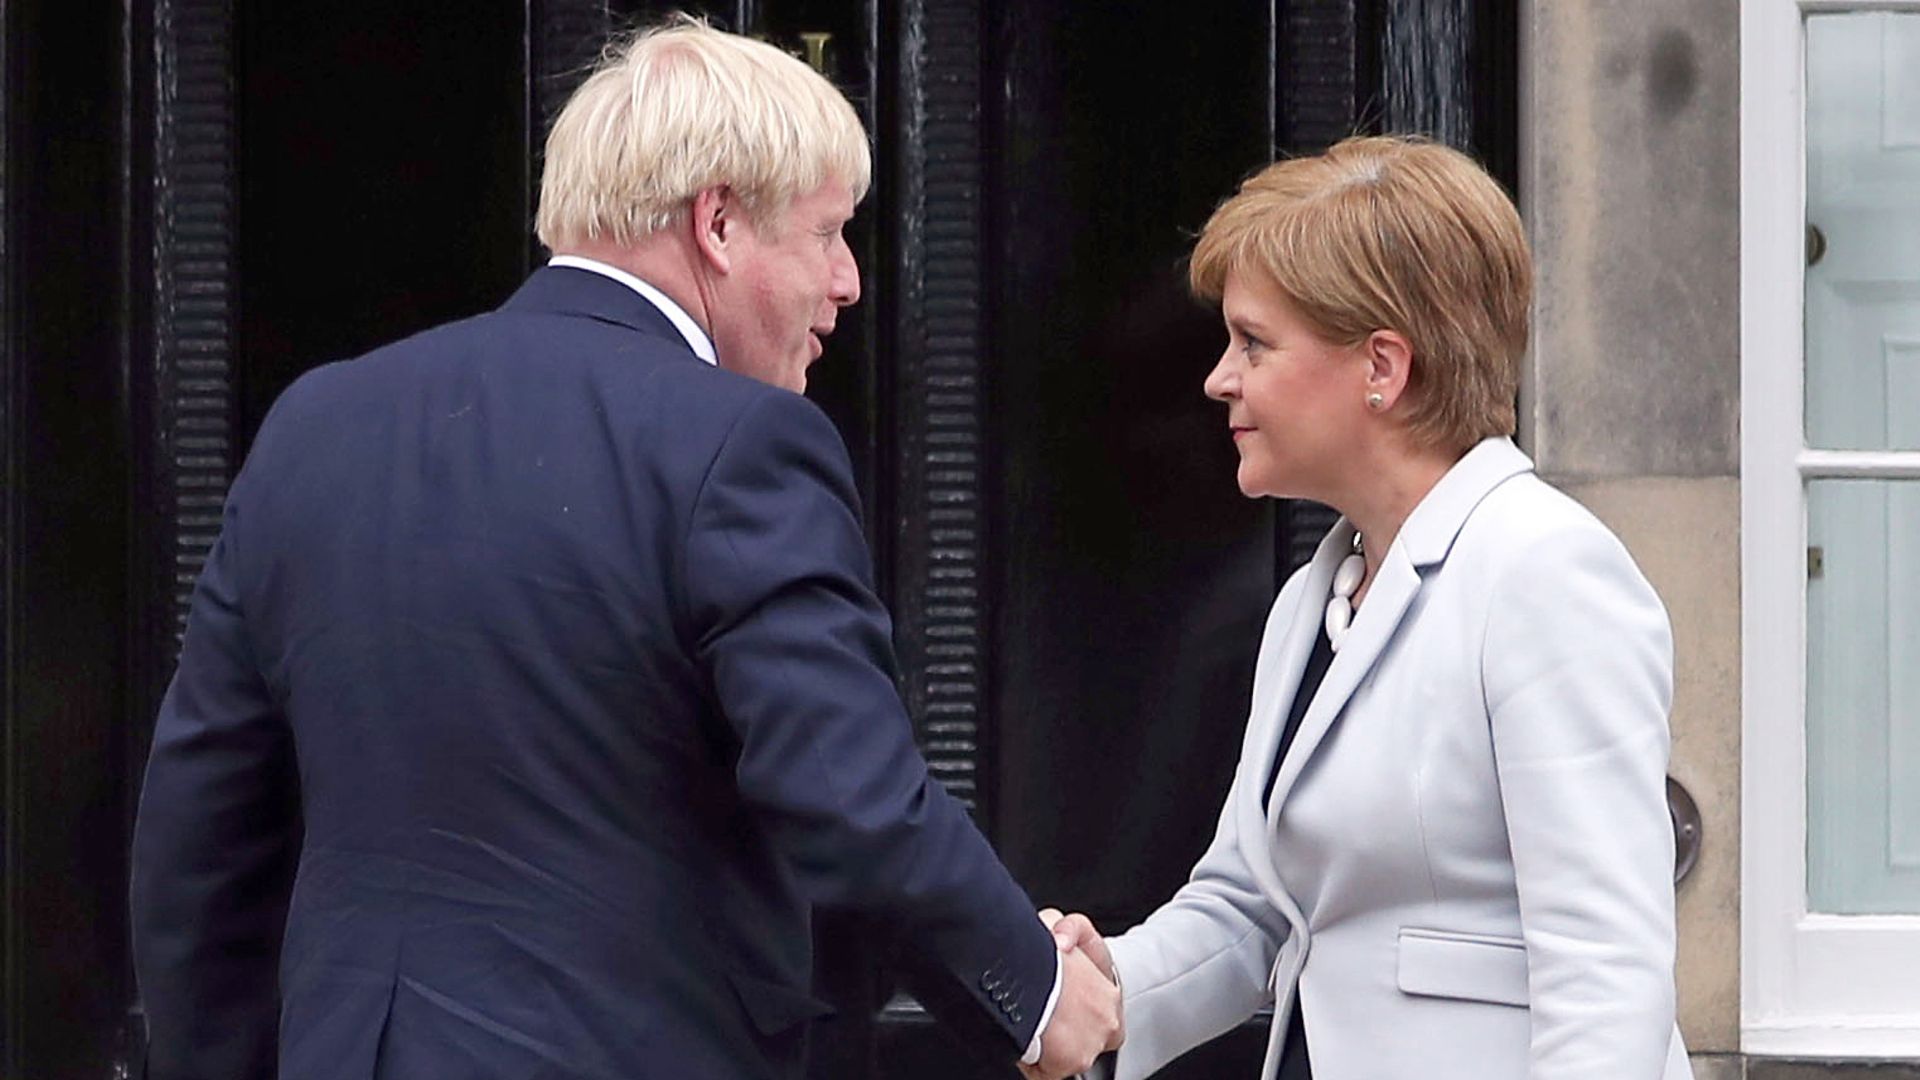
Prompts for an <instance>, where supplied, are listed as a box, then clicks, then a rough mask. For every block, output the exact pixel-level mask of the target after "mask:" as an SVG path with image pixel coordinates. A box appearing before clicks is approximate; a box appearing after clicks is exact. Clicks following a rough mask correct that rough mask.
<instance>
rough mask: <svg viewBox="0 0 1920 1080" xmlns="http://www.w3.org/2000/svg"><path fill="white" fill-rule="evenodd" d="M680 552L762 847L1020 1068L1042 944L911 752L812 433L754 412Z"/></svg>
mask: <svg viewBox="0 0 1920 1080" xmlns="http://www.w3.org/2000/svg"><path fill="white" fill-rule="evenodd" d="M684 551H685V560H686V563H685V568H684V572H683V574H682V587H683V590H684V594H685V596H686V608H687V612H686V615H687V619H688V625H689V627H690V632H691V634H692V636H693V639H694V640H693V642H692V645H693V649H694V652H695V654H696V656H697V659H698V662H699V664H700V665H701V667H702V668H703V670H704V671H705V672H706V673H707V676H708V677H709V679H710V680H711V686H712V689H713V693H714V695H715V698H716V703H717V706H718V709H719V711H720V713H721V714H723V715H724V717H725V718H726V720H727V722H728V723H729V724H730V725H731V726H732V728H733V730H734V732H735V734H736V736H737V737H738V740H739V746H740V756H739V761H738V764H737V766H736V777H737V781H738V784H739V788H740V791H741V793H742V796H743V797H744V798H745V799H746V801H747V802H748V803H749V804H750V805H751V806H752V807H754V808H755V810H756V811H757V812H758V815H759V817H760V819H761V820H762V821H763V822H764V824H765V827H766V829H767V831H768V834H769V836H770V837H771V838H772V842H773V843H774V845H775V847H776V848H777V849H778V850H779V851H780V852H781V853H782V854H783V855H784V857H785V859H786V861H787V863H788V865H789V866H790V867H791V868H792V870H793V871H794V873H795V874H796V875H798V877H799V879H800V880H801V882H802V884H803V886H804V887H805V889H806V890H807V892H808V894H809V895H810V897H811V898H812V899H813V900H814V901H815V902H817V903H821V904H825V905H829V906H836V907H843V908H849V909H855V910H860V911H864V912H867V913H869V914H873V915H877V916H880V917H881V918H882V919H883V920H884V921H885V922H886V923H887V924H889V925H890V926H891V927H893V928H894V930H895V931H896V932H897V933H898V935H899V936H900V937H901V939H902V940H904V941H905V942H906V943H907V944H908V945H909V946H910V947H912V948H914V949H916V950H918V951H919V952H921V953H922V954H923V955H924V956H926V957H928V958H929V959H930V960H931V961H933V962H934V963H937V964H938V966H939V967H941V968H943V969H944V970H945V971H946V972H947V973H948V975H949V976H950V977H951V979H952V981H953V983H954V985H955V987H956V988H958V990H959V991H960V992H961V993H963V994H965V995H966V996H967V997H970V998H971V999H972V1001H973V1002H974V1004H975V1005H977V1006H978V1008H979V1009H980V1010H981V1011H982V1012H984V1013H985V1014H987V1015H988V1016H989V1017H990V1018H991V1019H992V1020H993V1021H994V1022H995V1023H994V1026H995V1027H996V1028H997V1029H998V1030H1000V1031H1003V1032H1004V1033H1005V1035H1006V1037H1007V1049H1008V1050H1010V1051H1011V1052H1012V1055H1013V1056H1015V1057H1017V1056H1018V1055H1019V1054H1021V1053H1022V1052H1024V1051H1025V1049H1026V1047H1027V1044H1028V1042H1029V1041H1030V1040H1031V1039H1032V1037H1033V1034H1034V1031H1035V1029H1036V1028H1037V1026H1038V1024H1039V1022H1040V1017H1041V1013H1042V1012H1043V1011H1044V1009H1045V1007H1046V1002H1047V998H1048V996H1049V995H1050V993H1051V992H1052V989H1053V982H1054V976H1055V968H1056V964H1057V961H1056V960H1055V955H1056V950H1055V948H1054V945H1053V938H1052V935H1050V934H1049V933H1047V931H1046V928H1045V927H1044V926H1042V925H1041V923H1040V921H1039V919H1038V918H1037V917H1036V916H1035V914H1034V906H1033V902H1032V901H1031V900H1029V899H1028V898H1027V895H1026V894H1025V893H1024V892H1023V891H1022V890H1021V889H1020V887H1019V886H1018V885H1017V884H1015V883H1014V881H1013V879H1012V877H1011V876H1009V875H1008V873H1007V871H1006V869H1005V868H1004V867H1003V866H1001V864H1000V862H999V860H998V859H997V858H996V857H995V855H994V852H993V849H992V848H991V847H990V846H989V845H988V843H987V841H986V838H985V837H983V836H982V835H981V834H980V832H979V830H978V829H977V828H975V827H974V824H973V821H972V819H971V818H970V817H969V816H968V814H967V812H966V810H965V808H963V807H962V806H961V805H960V804H959V803H958V802H957V801H956V800H954V799H953V798H952V796H950V795H949V794H948V793H947V791H946V789H945V788H944V787H942V786H941V785H940V784H938V783H935V782H934V781H933V779H932V778H931V776H930V775H929V774H928V771H927V766H926V761H925V759H924V758H922V757H921V755H920V751H919V748H918V747H917V746H916V745H915V743H914V739H913V731H912V727H911V725H910V723H909V722H908V719H907V715H906V710H905V708H904V706H903V704H902V702H901V700H900V695H899V691H898V689H897V687H896V685H895V682H894V662H893V651H892V628H891V625H890V623H889V621H888V619H887V616H886V612H885V610H884V609H883V608H882V607H881V605H880V602H879V600H878V599H877V598H876V597H875V595H874V592H873V588H872V585H871V583H870V580H869V574H870V572H871V571H870V563H869V556H868V553H867V548H866V541H865V537H864V536H863V534H862V532H861V529H860V520H859V513H858V510H857V508H856V496H855V493H854V489H853V483H852V470H851V468H850V467H849V465H848V463H847V460H846V450H845V447H844V445H843V444H842V443H841V441H840V437H839V434H838V433H837V432H836V431H835V430H834V428H833V425H832V424H831V423H830V422H829V421H828V420H827V418H826V417H825V415H824V414H822V413H821V412H820V411H819V410H818V409H817V408H815V407H814V406H813V405H812V404H811V403H809V402H808V401H807V400H806V399H804V398H802V397H799V396H798V395H793V394H785V393H779V394H772V393H770V394H767V395H764V396H761V397H759V398H758V399H757V400H756V401H755V402H754V403H753V404H751V405H750V406H748V407H747V409H746V410H745V411H744V412H743V413H742V415H741V416H740V418H739V419H738V421H737V422H736V423H735V424H734V426H733V428H732V430H731V432H730V433H729V434H728V436H727V438H726V440H725V442H724V444H723V445H722V447H721V449H720V450H719V452H718V454H717V456H716V457H715V459H714V461H713V464H712V466H711V468H710V470H709V472H708V475H707V477H706V479H705V482H704V483H703V485H702V487H701V490H700V493H699V496H698V498H697V500H696V502H695V506H694V510H693V513H692V516H691V521H690V526H689V534H688V536H687V540H686V543H685V545H684Z"/></svg>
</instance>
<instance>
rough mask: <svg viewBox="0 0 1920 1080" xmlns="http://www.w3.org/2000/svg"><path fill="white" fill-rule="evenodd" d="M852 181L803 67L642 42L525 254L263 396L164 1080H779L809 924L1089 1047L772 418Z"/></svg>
mask: <svg viewBox="0 0 1920 1080" xmlns="http://www.w3.org/2000/svg"><path fill="white" fill-rule="evenodd" d="M870 168H871V166H870V161H869V157H868V151H867V147H866V141H865V135H864V132H862V130H861V128H860V125H859V121H858V120H857V118H856V117H855V115H854V113H853V111H852V109H851V108H850V107H849V106H848V104H847V102H846V101H845V99H844V98H842V97H841V96H840V95H839V94H838V93H837V92H836V91H835V90H834V89H833V88H832V87H831V86H830V85H829V84H828V83H827V82H826V81H825V80H824V79H821V78H820V77H819V76H817V75H816V74H815V73H814V72H812V71H811V70H810V69H808V68H807V67H806V66H805V65H803V64H801V63H799V62H798V61H796V60H793V59H792V58H790V57H787V56H785V55H784V54H782V53H780V52H779V51H777V50H775V49H773V48H770V47H768V46H765V45H762V44H759V43H755V42H752V41H749V40H746V39H743V38H739V37H735V36H732V35H727V34H722V33H719V32H716V31H713V30H710V29H708V28H706V27H704V26H702V25H699V24H697V23H693V22H689V21H681V22H678V23H675V24H672V25H669V26H667V27H664V28H660V29H656V30H654V31H651V32H648V33H645V34H642V35H640V36H638V37H637V38H635V39H634V40H633V41H631V42H630V43H628V44H627V45H626V46H625V47H624V48H623V49H621V50H620V51H619V52H618V53H617V54H615V55H613V56H612V57H611V58H610V59H609V61H608V62H606V63H605V64H603V65H602V67H601V68H600V70H598V71H596V72H595V73H594V74H593V75H592V76H591V77H590V78H589V79H588V80H587V81H586V82H585V84H583V86H582V87H581V88H580V90H579V91H578V92H577V93H576V94H575V95H574V97H573V99H572V100H571V101H570V102H569V104H568V105H567V107H566V109H565V110H564V111H563V113H562V114H561V116H560V117H559V119H558V121H557V122H556V124H555V127H554V130H553V133H552V135H551V137H550V139H549V141H548V144H547V157H546V166H545V174H544V177H543V181H542V189H541V206H540V212H539V220H538V228H539V231H540V235H541V238H542V240H543V241H544V242H545V243H547V245H548V246H549V247H551V248H552V249H553V250H554V251H555V252H556V257H555V258H554V260H553V263H552V264H551V265H549V266H548V267H546V268H544V269H541V270H539V271H537V272H536V273H535V274H534V275H533V276H532V278H530V279H529V280H528V282H527V283H526V284H525V285H524V286H523V287H522V288H521V289H520V291H519V292H518V293H516V294H515V295H514V296H513V297H512V298H511V299H510V300H509V301H508V302H507V303H506V305H505V306H504V307H502V308H501V309H500V310H498V311H496V312H493V313H491V314H487V315H483V316H480V317H478V318H475V319H470V320H467V321H465V322H460V323H455V324H452V325H449V326H443V327H440V328H437V329H434V330H430V331H428V332H426V333H424V334H421V335H418V336H416V337H413V338H410V339H408V340H405V341H402V342H399V343H397V344H394V345H390V346H388V347H386V348H383V349H380V350H377V351H375V352H373V353H372V354H369V355H368V356H365V357H363V358H361V359H358V360H355V361H351V362H348V363H344V364H335V365H329V366H327V367H323V368H320V369H318V370H315V371H313V372H310V373H309V374H308V375H306V376H305V377H303V378H302V379H300V380H299V381H298V382H297V383H295V384H294V385H293V386H292V387H291V388H290V389H288V391H287V392H286V393H285V394H284V395H282V397H281V399H280V400H279V402H278V403H277V404H276V405H275V406H274V409H273V412H272V414H271V415H270V416H269V417H268V419H267V421H266V423H265V424H264V425H263V426H262V428H261V430H260V434H259V436H258V438H257V439H256V440H255V443H254V446H253V448H252V450H251V453H250V454H249V458H248V461H247V464H246V467H245V468H244V469H243V470H242V472H241V475H240V476H239V478H238V479H237V480H236V481H235V483H234V485H233V489H232V491H231V493H230V495H229V498H228V502H227V507H226V514H225V520H224V525H223V530H222V534H221V538H220V541H219V543H218V544H217V545H216V546H215V548H214V550H213V552H212V553H211V554H210V555H209V557H208V561H207V565H206V568H205V570H204V571H203V573H202V575H201V578H200V582H199V585H198V587H197V589H196V591H195V594H194V601H193V608H192V613H191V615H190V617H189V622H188V629H187V635H186V641H185V647H184V650H183V652H182V655H181V659H180V667H179V670H178V672H177V673H176V675H175V677H174V682H173V685H172V687H171V689H170V690H169V692H168V695H167V698H166V702H165V704H164V705H163V706H162V709H161V713H160V717H159V720H158V724H157V727H156V731H155V737H154V748H153V756H152V759H151V761H150V763H149V766H148V771H147V779H146V786H145V789H144V791H143V794H142V798H141V807H140V817H139V822H138V826H137V829H136V836H135V841H134V852H133V912H134V953H135V961H136V967H137V973H138V975H139V979H140V985H141V988H142V991H143V996H144V1001H145V1004H146V1009H147V1015H148V1024H149V1030H150V1038H151V1050H150V1060H149V1069H150V1075H151V1076H153V1077H154V1078H156V1080H176V1078H188V1077H192V1078H216V1077H217V1078H220V1080H233V1078H245V1077H266V1076H271V1075H273V1074H274V1072H275V1069H276V1064H277V1068H278V1071H279V1075H281V1076H285V1077H289V1078H295V1077H297V1078H300V1080H309V1078H342V1080H345V1078H358V1077H374V1076H383V1077H461V1078H472V1077H481V1078H495V1077H497V1078H508V1077H536V1076H537V1077H606V1078H614V1077H618V1078H623V1080H626V1078H635V1077H662V1078H667V1077H671V1078H675V1080H679V1078H704V1077H728V1078H731V1077H781V1078H785V1077H793V1076H796V1075H797V1073H798V1070H799V1063H800V1060H801V1055H802V1053H803V1044H804V1042H805V1037H804V1032H805V1030H806V1026H807V1022H808V1021H809V1020H810V1019H812V1018H813V1017H815V1016H817V1015H818V1014H819V1013H820V1012H821V1006H820V1005H819V1004H818V1003H817V1002H816V1001H814V1000H813V999H812V998H811V997H810V996H809V995H808V994H807V992H806V990H805V987H806V986H807V985H808V978H809V974H810V970H809V968H810V955H809V940H808V925H809V918H810V913H811V907H812V905H813V904H815V903H820V904H828V905H838V906H844V907H846V908H850V909H855V910H858V911H861V912H864V913H865V914H866V915H867V917H869V918H873V919H877V920H879V921H880V922H882V923H884V924H885V925H888V926H890V927H892V928H893V929H895V930H896V931H897V933H898V935H899V936H900V937H901V938H902V939H903V940H905V941H907V942H908V943H909V944H910V946H911V947H913V948H914V949H915V950H916V952H917V953H918V954H919V955H920V957H921V958H922V960H923V961H924V964H925V966H928V967H931V968H933V969H934V970H935V971H938V972H940V973H941V981H942V983H943V984H944V988H945V989H946V990H948V991H950V992H951V993H952V995H953V996H954V997H955V998H957V999H958V1000H959V1001H960V1002H961V1003H962V1015H961V1019H962V1020H963V1021H964V1020H966V1019H968V1018H969V1017H970V1018H971V1019H972V1020H973V1021H975V1023H974V1025H972V1026H974V1027H977V1028H980V1029H984V1030H986V1031H988V1032H990V1033H991V1034H989V1035H987V1036H984V1037H986V1038H989V1039H991V1040H997V1041H998V1043H999V1045H1000V1047H1001V1052H1002V1053H1004V1056H1005V1058H1006V1059H1007V1060H1009V1061H1011V1060H1015V1059H1020V1060H1022V1061H1023V1062H1024V1063H1026V1065H1027V1071H1028V1074H1029V1075H1041V1076H1059V1075H1063V1074H1065V1073H1069V1072H1074V1071H1078V1070H1079V1069H1081V1068H1082V1067H1084V1066H1085V1065H1086V1064H1087V1063H1088V1062H1089V1061H1090V1060H1091V1059H1092V1058H1093V1056H1094V1055H1095V1054H1096V1053H1097V1052H1099V1051H1100V1050H1101V1049H1102V1048H1104V1047H1106V1046H1108V1045H1111V1044H1113V1043H1114V1042H1115V1041H1117V1038H1118V1034H1119V1032H1118V1023H1119V1021H1118V996H1117V994H1116V992H1115V990H1114V987H1113V985H1112V984H1111V983H1110V982H1108V981H1107V980H1106V979H1105V978H1104V977H1103V976H1102V975H1101V974H1100V973H1099V972H1098V971H1097V970H1096V969H1095V968H1094V967H1093V966H1092V964H1091V963H1090V962H1089V961H1088V960H1087V959H1086V957H1085V956H1084V955H1082V954H1079V953H1070V954H1060V953H1058V952H1057V951H1056V947H1055V945H1054V942H1053V939H1052V937H1051V936H1050V935H1049V934H1048V932H1047V930H1046V928H1045V927H1043V926H1042V924H1041V923H1040V922H1039V921H1038V920H1037V919H1036V918H1035V914H1034V910H1033V907H1032V905H1031V903H1030V902H1029V901H1028V899H1027V897H1026V896H1025V895H1024V894H1023V893H1022V892H1021V890H1020V889H1019V887H1018V886H1017V885H1015V884H1014V883H1013V881H1012V880H1011V879H1010V878H1009V877H1008V876H1007V874H1006V872H1005V870H1004V869H1003V868H1002V867H1001V866H1000V865H999V863H998V862H997V861H996V860H995V858H994V857H993V854H992V851H991V849H990V848H989V847H988V845H987V843H986V841H985V840H984V839H983V838H982V837H981V836H980V834H979V833H978V832H977V831H976V830H975V829H974V827H973V826H972V824H971V822H970V821H969V819H968V818H967V816H966V815H965V813H964V811H963V810H962V808H961V807H959V805H958V804H956V803H955V802H954V801H953V800H952V799H951V798H950V797H948V795H947V794H946V793H945V791H944V790H943V789H941V787H940V786H939V785H938V784H936V783H933V782H932V781H931V780H930V779H929V777H928V775H927V771H926V768H925V763H924V761H923V760H922V759H921V757H920V756H919V753H918V751H917V749H916V748H915V746H914V745H913V742H912V736H911V731H910V728H909V724H908V722H907V719H906V717H905V715H904V712H903V709H902V706H901V703H900V700H899V698H898V696H897V694H896V692H895V689H894V683H893V678H892V657H891V652H890V629H889V626H888V622H887V619H886V616H885V613H884V611H883V610H882V609H881V607H880V605H879V604H878V602H877V601H876V599H875V597H874V595H873V591H872V586H871V584H870V565H869V556H868V553H867V551H866V548H865V545H864V542H863V539H862V534H861V531H860V527H859V523H858V517H857V509H856V507H855V494H854V490H853V485H852V483H851V480H850V470H849V468H848V464H847V461H846V455H845V449H844V447H843V445H842V444H841V442H840V440H839V437H838V435H837V434H836V433H835V431H834V430H833V428H832V426H831V425H830V424H829V423H828V422H827V420H826V419H825V417H824V416H823V415H822V414H821V413H820V412H819V411H818V410H816V409H815V408H814V407H813V406H812V405H811V404H809V403H808V402H807V401H806V400H805V399H804V398H802V397H801V396H799V395H798V394H797V393H795V391H799V390H801V389H803V388H804V387H805V385H806V373H807V367H808V365H809V364H810V363H811V362H812V361H813V360H815V359H816V358H818V356H819V355H820V350H821V342H822V340H823V339H824V338H825V337H826V336H827V335H828V334H830V333H831V332H832V331H833V328H834V323H835V317H836V314H837V312H838V310H839V309H840V308H841V307H844V306H846V305H848V304H852V303H853V302H854V301H855V300H856V299H857V298H858V296H859V292H860V284H859V276H858V270H857V268H856V267H855V265H854V261H853V257H852V254H851V252H850V251H849V250H848V248H847V245H846V242H845V240H844V239H843V238H842V236H841V228H842V226H843V225H844V224H845V223H846V221H847V219H848V218H849V217H850V216H851V215H852V213H853V210H854V207H855V205H856V204H857V203H858V201H859V199H860V198H861V197H862V196H863V195H864V193H865V191H866V187H867V184H868V178H869V174H870ZM743 376H746V377H743ZM296 777H297V780H296V779H295V778H296ZM296 785H297V789H296ZM303 829H304V835H303V834H302V830H303ZM296 861H297V869H295V868H294V866H295V863H296ZM289 881H290V882H291V885H290V888H289V884H288V883H289Z"/></svg>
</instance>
